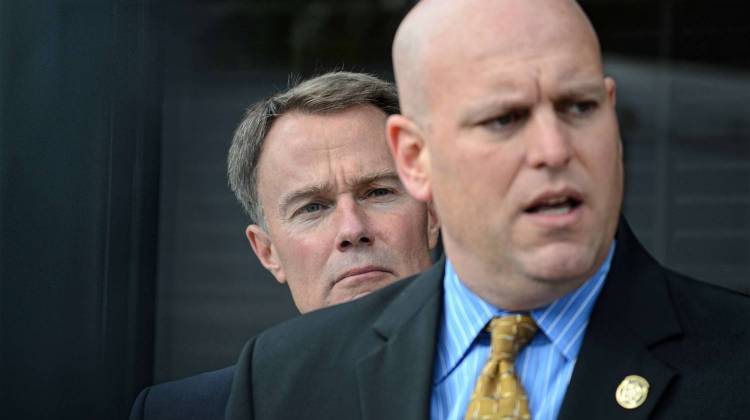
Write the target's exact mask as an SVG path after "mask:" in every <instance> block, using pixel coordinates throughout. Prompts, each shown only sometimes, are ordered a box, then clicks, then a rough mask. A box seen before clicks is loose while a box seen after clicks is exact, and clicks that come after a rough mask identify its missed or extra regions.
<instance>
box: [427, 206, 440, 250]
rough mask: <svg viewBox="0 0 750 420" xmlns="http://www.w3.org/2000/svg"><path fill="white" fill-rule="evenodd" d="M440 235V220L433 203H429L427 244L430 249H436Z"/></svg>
mask: <svg viewBox="0 0 750 420" xmlns="http://www.w3.org/2000/svg"><path fill="white" fill-rule="evenodd" d="M439 233H440V219H439V218H438V215H437V212H436V211H435V205H434V204H433V203H432V201H428V202H427V240H428V242H427V244H428V246H429V247H430V249H435V247H436V246H437V241H438V234H439Z"/></svg>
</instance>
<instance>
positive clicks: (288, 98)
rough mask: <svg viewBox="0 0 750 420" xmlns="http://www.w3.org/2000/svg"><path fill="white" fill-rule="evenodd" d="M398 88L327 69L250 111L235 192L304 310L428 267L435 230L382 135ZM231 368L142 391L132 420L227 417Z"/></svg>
mask: <svg viewBox="0 0 750 420" xmlns="http://www.w3.org/2000/svg"><path fill="white" fill-rule="evenodd" d="M395 112H398V98H397V95H396V90H395V87H394V86H393V85H392V84H390V83H388V82H385V81H382V80H379V79H377V78H375V77H373V76H370V75H366V74H360V73H349V72H332V73H327V74H324V75H321V76H318V77H315V78H312V79H309V80H306V81H304V82H302V83H300V84H298V85H296V86H294V87H292V88H290V89H289V90H287V91H284V92H279V93H277V94H275V95H273V96H271V97H269V98H267V99H264V100H262V101H260V102H258V103H256V104H254V105H253V106H252V107H250V109H249V110H248V112H247V114H246V115H245V118H244V119H243V121H242V122H241V123H240V125H239V127H238V129H237V131H236V133H235V136H234V139H233V141H232V147H231V149H230V151H229V159H228V174H229V181H230V185H231V187H232V190H233V191H234V192H235V194H236V196H237V198H238V200H239V201H240V203H241V204H242V205H243V207H244V208H245V210H246V212H247V213H248V215H249V216H250V218H251V219H252V221H253V223H252V224H251V225H250V226H248V227H247V229H246V235H247V238H248V240H249V241H250V245H251V246H252V248H253V251H255V254H256V255H257V256H258V259H259V260H260V262H261V263H262V264H263V265H264V266H265V267H266V268H267V269H268V270H269V271H270V272H271V273H272V274H273V275H274V277H275V278H276V280H278V281H279V282H280V283H283V284H287V285H288V286H289V288H290V290H291V293H292V298H293V299H294V302H295V304H296V305H297V308H298V309H299V310H300V312H301V313H306V312H310V311H314V310H316V309H319V308H322V307H326V306H331V305H335V304H338V303H342V302H347V301H350V300H352V299H356V298H358V297H361V296H364V295H366V294H368V293H370V292H372V291H373V290H377V289H379V288H382V287H384V286H386V285H388V284H391V283H393V282H395V281H396V280H398V279H400V278H403V277H406V276H409V275H412V274H415V273H417V272H419V271H422V270H424V269H426V268H428V267H429V266H430V264H431V263H432V259H431V255H430V249H431V248H434V247H435V245H436V242H437V235H438V224H437V219H436V218H435V217H434V214H433V211H432V209H431V207H430V206H429V204H426V203H423V202H419V201H417V200H415V199H414V198H412V197H411V196H410V195H409V194H408V193H407V192H406V190H405V189H404V187H403V185H402V184H401V182H400V181H399V178H398V175H397V173H396V169H395V166H394V162H393V159H392V157H391V155H390V153H389V151H388V146H387V142H386V139H385V122H386V118H387V116H388V115H390V114H393V113H395ZM233 372H234V367H229V368H225V369H222V370H218V371H214V372H208V373H204V374H201V375H198V376H194V377H191V378H187V379H184V380H181V381H175V382H170V383H166V384H161V385H157V386H154V387H149V388H146V389H145V390H144V391H143V392H141V394H140V395H139V396H138V398H137V399H136V402H135V404H134V406H133V409H132V411H131V418H132V419H170V418H174V419H213V418H222V417H223V415H224V406H225V403H226V401H227V396H228V395H229V388H230V384H231V381H232V376H233Z"/></svg>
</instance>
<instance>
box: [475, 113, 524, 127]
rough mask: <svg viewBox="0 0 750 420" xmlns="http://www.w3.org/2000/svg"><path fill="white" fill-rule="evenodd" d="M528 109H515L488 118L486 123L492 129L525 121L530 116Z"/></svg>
mask: <svg viewBox="0 0 750 420" xmlns="http://www.w3.org/2000/svg"><path fill="white" fill-rule="evenodd" d="M528 114H529V113H528V111H523V110H519V111H513V112H509V113H507V114H503V115H500V116H498V117H495V118H492V119H489V120H487V121H486V122H485V123H484V124H485V125H486V126H487V127H489V128H491V129H503V128H508V127H510V126H513V125H516V124H518V123H520V122H523V121H524V120H525V119H526V117H527V116H528Z"/></svg>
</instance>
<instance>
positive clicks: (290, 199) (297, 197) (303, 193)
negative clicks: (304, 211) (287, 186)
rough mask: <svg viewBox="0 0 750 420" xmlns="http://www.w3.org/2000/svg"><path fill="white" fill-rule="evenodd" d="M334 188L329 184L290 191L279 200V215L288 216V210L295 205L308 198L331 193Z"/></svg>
mask: <svg viewBox="0 0 750 420" xmlns="http://www.w3.org/2000/svg"><path fill="white" fill-rule="evenodd" d="M331 189H332V187H331V185H330V184H328V183H324V184H313V185H307V186H304V187H302V188H300V189H297V190H293V191H290V192H288V193H286V194H283V195H282V196H281V199H280V200H279V214H282V215H283V214H286V210H287V209H288V208H289V207H290V206H292V205H293V204H294V203H296V202H298V201H301V200H303V199H305V198H307V197H314V196H317V195H322V194H325V193H327V192H329V191H331Z"/></svg>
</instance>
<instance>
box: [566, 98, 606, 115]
mask: <svg viewBox="0 0 750 420" xmlns="http://www.w3.org/2000/svg"><path fill="white" fill-rule="evenodd" d="M597 106H598V104H597V103H596V102H595V101H578V102H571V103H570V104H568V105H567V106H566V107H565V109H564V111H565V112H566V113H567V114H570V115H575V116H582V115H587V114H590V113H591V112H593V111H594V110H596V108H597Z"/></svg>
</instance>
